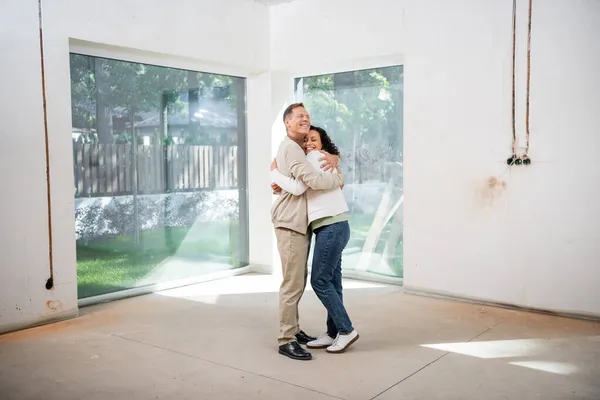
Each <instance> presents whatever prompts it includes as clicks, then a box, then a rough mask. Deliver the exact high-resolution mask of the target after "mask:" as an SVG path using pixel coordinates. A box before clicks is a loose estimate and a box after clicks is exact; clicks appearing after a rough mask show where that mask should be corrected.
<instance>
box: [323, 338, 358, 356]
mask: <svg viewBox="0 0 600 400" xmlns="http://www.w3.org/2000/svg"><path fill="white" fill-rule="evenodd" d="M359 337H360V335H359V334H357V335H356V337H355V338H354V339H352V340H351V341H350V342H348V344H347V345H346V347H344V348H342V349H341V350H337V351H332V350H327V352H328V353H330V354H341V353H345V352H346V350H348V347H350V346H352V344H354V342H356V341H357V340H358V338H359Z"/></svg>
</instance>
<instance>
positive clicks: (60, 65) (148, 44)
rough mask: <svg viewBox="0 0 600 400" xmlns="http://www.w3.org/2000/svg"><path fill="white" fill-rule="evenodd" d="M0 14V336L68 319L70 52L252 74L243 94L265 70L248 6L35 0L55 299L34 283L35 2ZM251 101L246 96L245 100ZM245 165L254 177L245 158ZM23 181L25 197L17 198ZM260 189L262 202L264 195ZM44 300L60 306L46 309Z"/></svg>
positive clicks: (43, 275)
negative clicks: (1, 183)
mask: <svg viewBox="0 0 600 400" xmlns="http://www.w3.org/2000/svg"><path fill="white" fill-rule="evenodd" d="M5 5H6V6H7V7H5ZM2 11H3V12H2V14H1V15H2V16H1V17H0V18H2V19H1V20H0V21H1V23H0V27H1V28H0V29H2V38H1V40H2V42H1V43H2V51H3V54H5V56H6V57H5V58H3V63H2V74H1V75H2V78H0V79H2V89H3V90H2V93H1V94H0V96H2V104H3V105H4V106H3V108H2V116H3V118H2V119H3V121H4V123H3V130H2V140H3V146H2V148H1V149H0V160H1V161H0V163H1V165H2V167H3V169H4V170H10V171H14V172H13V173H11V174H10V175H8V174H7V175H6V176H5V187H6V188H11V189H10V190H7V191H6V193H8V195H6V194H4V192H5V191H3V199H2V208H1V211H0V222H1V223H2V226H3V227H11V228H10V229H3V230H2V240H1V243H2V248H3V250H4V251H3V257H2V264H1V265H2V267H1V268H2V272H3V274H2V275H3V276H4V275H5V272H6V273H8V274H9V275H8V277H9V279H3V280H2V281H0V310H1V314H0V332H3V331H7V330H12V329H16V328H22V327H26V326H31V325H34V324H36V323H40V322H44V321H47V320H52V319H54V318H57V317H63V316H71V315H74V314H76V313H77V292H76V290H77V275H76V255H75V232H74V229H75V225H74V198H73V170H72V143H71V101H70V76H69V51H70V49H71V50H76V51H85V52H87V53H90V54H95V55H101V56H106V57H115V58H120V59H127V60H132V61H140V62H150V63H154V64H158V65H169V66H175V67H181V68H189V69H197V70H200V71H205V72H214V73H224V74H232V75H237V76H250V78H249V81H248V87H249V88H250V90H252V91H256V90H258V89H257V86H256V84H253V83H252V81H253V80H254V79H257V77H258V76H259V75H260V73H266V72H267V71H268V67H269V11H268V8H267V7H265V6H262V5H258V4H255V3H253V2H250V1H246V0H227V1H221V2H214V1H210V0H176V1H173V2H171V3H170V4H169V5H168V6H166V3H165V2H163V1H160V0H146V1H143V2H141V1H136V0H118V1H117V0H110V1H96V0H52V1H44V2H43V21H44V22H43V24H44V56H45V67H46V87H47V98H48V105H47V110H48V129H49V136H50V140H49V146H50V154H51V157H50V171H51V197H52V218H53V229H52V232H53V241H54V246H53V253H54V269H55V284H56V288H55V290H54V291H50V292H47V291H46V290H45V288H44V284H45V282H46V279H47V278H48V276H47V275H48V264H49V261H48V254H47V249H48V229H47V222H46V215H47V208H46V200H45V199H46V189H45V158H44V154H45V153H44V130H43V114H42V105H41V104H42V103H41V102H42V100H41V99H42V95H41V75H40V54H39V38H38V18H37V15H38V14H37V12H38V11H37V1H36V0H10V1H5V2H3V10H2ZM7 57H9V58H7ZM4 60H6V61H4ZM254 95H255V94H254V93H250V91H249V93H248V97H251V96H254ZM25 110H26V111H27V112H25ZM267 113H268V109H267V111H265V114H264V115H263V116H262V117H261V116H260V115H259V116H257V117H255V118H253V119H251V120H250V121H249V124H248V135H249V137H253V136H256V135H258V134H259V133H261V132H263V130H264V129H265V128H264V127H265V126H268V123H266V122H265V120H267V121H268V118H269V116H268V115H267ZM15 116H19V117H18V118H15ZM15 132H18V134H15ZM266 165H267V168H268V163H266ZM249 166H250V171H249V174H250V175H251V176H252V175H253V174H254V172H253V168H255V164H253V161H252V158H251V159H250V160H249ZM261 167H262V166H261ZM267 180H268V179H267ZM24 182H26V183H27V195H26V196H24V195H23V192H21V191H18V190H16V188H17V187H19V186H21V185H23V183H24ZM251 182H252V180H251ZM265 193H267V195H266V196H267V197H268V196H269V193H270V192H269V191H268V187H267V188H266V189H265ZM249 207H250V211H251V213H252V211H253V208H254V209H256V208H257V205H256V203H255V201H254V199H253V197H250V204H249ZM258 208H259V211H260V209H261V208H260V206H258ZM251 222H253V223H254V225H255V226H251V227H250V229H251V232H252V231H253V228H256V226H257V225H259V224H260V226H264V222H263V221H258V220H257V219H256V218H252V219H251ZM25 237H27V238H25ZM268 242H269V241H268V240H267V241H266V243H267V244H268ZM258 253H260V252H258ZM258 253H257V251H256V250H254V251H253V254H258ZM251 261H252V260H251ZM259 261H261V260H259ZM264 261H265V260H264V259H263V260H262V262H264ZM267 261H270V257H268V258H267ZM49 300H52V301H55V302H56V303H52V305H56V304H59V305H60V307H59V308H57V310H51V309H49V308H48V306H47V304H46V302H47V301H49ZM61 313H62V314H61Z"/></svg>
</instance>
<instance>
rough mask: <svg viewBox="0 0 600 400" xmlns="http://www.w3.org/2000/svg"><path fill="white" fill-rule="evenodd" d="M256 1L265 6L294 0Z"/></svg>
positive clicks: (255, 0)
mask: <svg viewBox="0 0 600 400" xmlns="http://www.w3.org/2000/svg"><path fill="white" fill-rule="evenodd" d="M253 1H254V2H255V3H258V4H262V5H265V6H274V5H275V4H281V3H291V2H292V1H294V0H253Z"/></svg>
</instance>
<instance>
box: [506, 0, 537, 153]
mask: <svg viewBox="0 0 600 400" xmlns="http://www.w3.org/2000/svg"><path fill="white" fill-rule="evenodd" d="M532 9H533V0H529V16H528V23H527V89H526V103H525V107H526V108H525V138H526V145H525V152H524V153H523V154H522V155H521V156H517V132H516V86H517V85H516V58H517V0H513V10H512V51H513V53H512V139H513V140H512V155H511V156H510V158H509V159H508V160H506V162H507V164H508V165H513V164H516V165H521V164H525V165H529V164H531V159H530V158H529V137H530V130H529V110H530V107H529V99H530V88H531V16H532Z"/></svg>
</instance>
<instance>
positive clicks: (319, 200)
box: [271, 150, 348, 223]
mask: <svg viewBox="0 0 600 400" xmlns="http://www.w3.org/2000/svg"><path fill="white" fill-rule="evenodd" d="M320 158H323V153H321V152H320V151H316V150H313V151H311V152H310V153H308V155H307V156H306V160H307V161H308V162H309V163H310V165H312V166H313V167H314V168H315V170H317V171H320V170H321V164H322V163H321V162H320V161H319V159H320ZM332 173H337V172H336V171H335V170H333V171H332ZM271 179H272V180H273V182H275V183H276V184H277V185H279V187H281V189H282V190H285V191H286V192H288V193H291V194H293V195H294V196H301V195H303V194H304V193H305V192H306V202H307V208H308V222H309V223H311V222H313V221H315V220H317V219H320V218H325V217H334V216H336V215H339V214H342V213H345V212H348V204H347V203H346V199H345V198H344V194H343V193H342V189H341V188H335V189H332V190H313V189H311V188H309V187H308V186H306V184H305V183H304V182H302V181H299V180H297V179H295V178H294V177H288V176H285V175H283V174H282V173H281V172H279V170H277V169H274V170H273V171H271Z"/></svg>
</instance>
